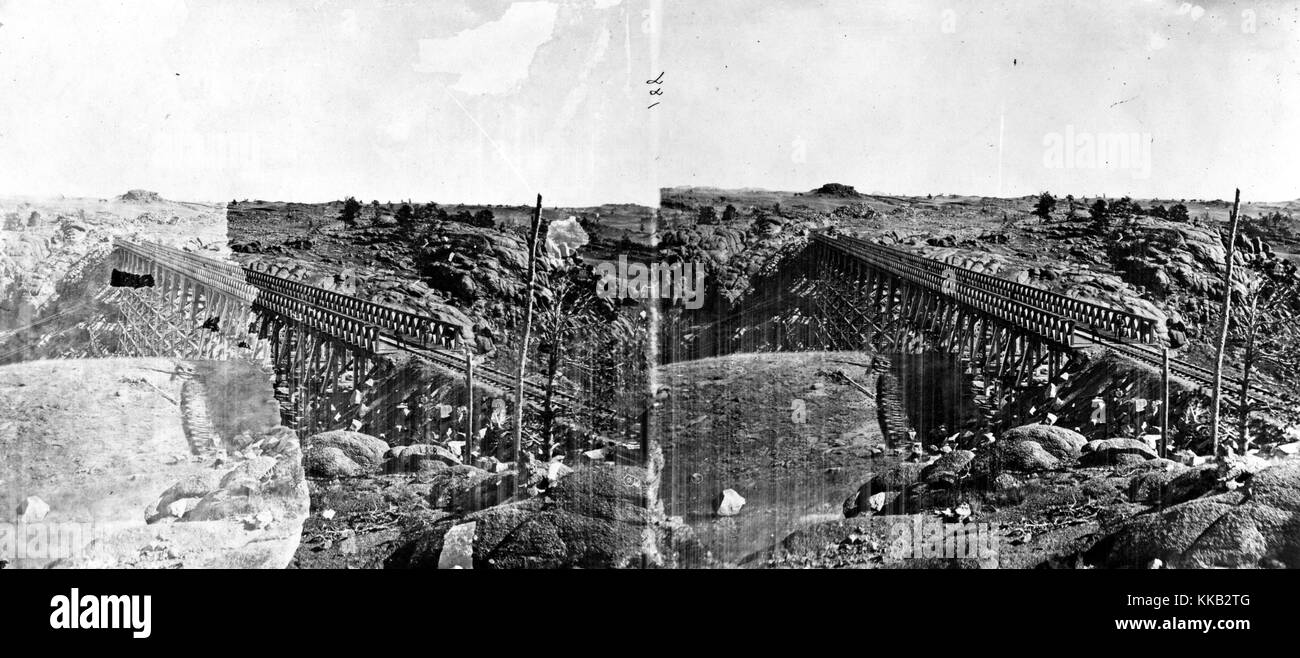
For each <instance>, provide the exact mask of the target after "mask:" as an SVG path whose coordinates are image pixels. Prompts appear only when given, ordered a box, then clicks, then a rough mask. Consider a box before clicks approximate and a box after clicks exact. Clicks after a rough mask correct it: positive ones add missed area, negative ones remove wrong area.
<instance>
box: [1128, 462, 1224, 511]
mask: <svg viewBox="0 0 1300 658" xmlns="http://www.w3.org/2000/svg"><path fill="white" fill-rule="evenodd" d="M1152 461H1155V460H1152ZM1171 464H1172V463H1171ZM1218 484H1219V469H1218V466H1217V465H1215V464H1203V465H1201V466H1198V467H1196V468H1191V469H1189V468H1187V467H1185V466H1182V465H1176V466H1174V465H1171V466H1169V467H1166V468H1164V469H1156V470H1147V471H1146V472H1144V473H1140V474H1138V475H1135V476H1134V477H1133V479H1131V480H1130V481H1129V500H1130V501H1132V502H1135V503H1145V504H1147V505H1166V506H1167V505H1177V504H1178V503H1183V502H1187V501H1189V500H1191V499H1193V498H1199V497H1200V496H1203V495H1205V494H1207V493H1209V492H1210V491H1213V490H1214V489H1215V488H1216V487H1217V486H1218Z"/></svg>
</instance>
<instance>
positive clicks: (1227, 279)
mask: <svg viewBox="0 0 1300 658" xmlns="http://www.w3.org/2000/svg"><path fill="white" fill-rule="evenodd" d="M1240 206H1241V190H1237V192H1236V195H1235V196H1234V197H1233V200H1232V215H1231V216H1230V218H1229V221H1230V225H1229V227H1228V249H1227V255H1226V256H1224V261H1226V264H1227V267H1226V270H1227V271H1226V273H1225V274H1224V276H1223V312H1222V316H1221V317H1220V319H1219V336H1218V340H1217V341H1216V344H1215V346H1214V386H1213V388H1212V389H1211V397H1212V402H1211V407H1210V445H1211V446H1212V449H1213V451H1214V455H1215V456H1218V454H1219V414H1220V413H1221V412H1222V400H1221V399H1220V398H1221V397H1222V396H1223V351H1224V349H1225V347H1226V346H1227V344H1228V320H1229V316H1230V315H1231V312H1232V261H1233V255H1234V254H1235V253H1236V251H1237V223H1238V219H1239V217H1240V215H1239V214H1238V209H1239V208H1240Z"/></svg>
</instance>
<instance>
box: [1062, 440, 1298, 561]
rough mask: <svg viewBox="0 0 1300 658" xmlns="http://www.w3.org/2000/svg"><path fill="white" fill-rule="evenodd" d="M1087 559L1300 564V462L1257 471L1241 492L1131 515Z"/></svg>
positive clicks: (1211, 496) (1201, 498)
mask: <svg viewBox="0 0 1300 658" xmlns="http://www.w3.org/2000/svg"><path fill="white" fill-rule="evenodd" d="M1195 472H1196V471H1188V472H1187V474H1184V475H1186V476H1188V477H1189V479H1190V475H1191V474H1192V473H1195ZM1085 558H1086V559H1087V560H1088V561H1089V562H1091V563H1093V564H1097V565H1100V566H1105V567H1112V568H1114V567H1135V568H1141V567H1144V566H1146V565H1148V564H1150V563H1151V561H1152V560H1155V559H1159V560H1161V561H1162V562H1164V563H1165V564H1166V565H1168V566H1169V567H1172V568H1192V569H1204V568H1215V567H1226V568H1250V567H1284V568H1292V569H1294V568H1300V461H1286V462H1283V463H1281V464H1278V465H1276V466H1273V467H1271V468H1268V469H1265V470H1263V471H1260V472H1259V473H1256V474H1255V475H1253V476H1251V477H1250V479H1249V480H1247V482H1246V485H1245V487H1244V491H1242V490H1238V491H1233V492H1229V493H1223V494H1216V495H1207V496H1202V497H1200V498H1195V499H1193V500H1190V501H1187V502H1185V503H1182V504H1179V505H1174V506H1173V507H1170V508H1167V509H1164V510H1162V511H1159V512H1152V513H1149V514H1142V515H1139V516H1137V517H1134V518H1133V519H1131V520H1129V521H1128V522H1126V523H1124V524H1123V525H1121V526H1120V527H1119V529H1118V530H1117V531H1116V532H1115V533H1113V534H1112V535H1110V536H1108V537H1106V538H1105V539H1103V540H1102V541H1100V542H1098V543H1097V545H1095V546H1094V547H1093V548H1092V549H1090V550H1089V551H1088V552H1087V553H1086V554H1085Z"/></svg>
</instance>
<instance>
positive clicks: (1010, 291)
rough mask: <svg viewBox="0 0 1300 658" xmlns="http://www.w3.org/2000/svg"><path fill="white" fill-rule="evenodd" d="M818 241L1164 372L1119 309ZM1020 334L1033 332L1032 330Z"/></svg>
mask: <svg viewBox="0 0 1300 658" xmlns="http://www.w3.org/2000/svg"><path fill="white" fill-rule="evenodd" d="M818 237H819V238H820V239H821V241H823V242H827V243H830V244H832V245H835V243H837V242H838V243H840V244H841V245H843V246H844V247H845V248H844V251H845V252H846V253H850V254H853V255H856V256H858V257H860V258H863V259H864V260H866V261H868V262H871V263H873V264H877V265H883V266H885V267H887V268H890V269H891V270H896V271H897V270H898V269H899V268H901V267H902V266H903V265H910V266H911V267H910V268H906V269H910V270H911V272H909V273H911V274H913V277H911V278H915V273H916V272H921V273H924V274H925V275H926V277H927V278H930V279H933V277H935V276H938V277H942V278H948V279H951V280H953V281H954V282H955V284H954V285H953V286H951V287H950V288H949V290H954V289H955V290H961V289H963V288H965V289H971V290H975V291H978V292H980V293H983V294H986V295H993V296H996V297H999V298H1001V299H1004V300H1007V301H1009V302H1012V303H1013V304H1014V305H1015V307H1016V308H1021V309H1027V310H1033V311H1037V312H1039V313H1045V314H1048V315H1049V316H1053V317H1056V318H1059V319H1061V320H1064V321H1066V322H1068V323H1069V324H1068V326H1069V328H1070V331H1071V332H1072V333H1073V335H1074V336H1075V337H1076V338H1077V339H1078V342H1081V343H1091V344H1096V345H1101V346H1104V347H1106V348H1108V349H1111V350H1112V351H1114V352H1116V353H1119V354H1122V355H1124V356H1127V357H1129V358H1132V359H1135V360H1137V361H1141V362H1144V363H1147V364H1149V365H1154V366H1156V367H1162V366H1163V363H1164V355H1163V353H1162V352H1161V351H1160V350H1157V349H1156V348H1155V347H1152V346H1149V344H1150V343H1153V342H1154V333H1155V332H1154V329H1155V327H1154V324H1155V321H1154V320H1152V319H1150V318H1145V317H1142V316H1138V315H1135V314H1132V313H1128V312H1126V311H1120V310H1118V309H1110V308H1107V307H1104V306H1100V305H1098V304H1093V303H1091V302H1082V301H1080V300H1075V299H1072V298H1068V297H1065V296H1063V295H1059V294H1056V293H1051V292H1048V291H1045V290H1042V289H1039V288H1034V287H1033V286H1028V285H1025V284H1020V283H1015V282H1013V281H1008V280H1006V279H1001V278H998V277H993V276H990V275H987V274H983V273H980V272H974V271H971V270H967V269H965V268H961V267H957V266H955V265H949V264H947V263H943V262H940V261H937V260H934V259H930V258H925V257H923V256H917V255H916V254H911V253H908V252H906V251H903V250H901V249H897V248H892V247H886V246H884V245H878V244H875V243H872V242H868V241H867V240H864V239H862V238H858V237H852V236H834V237H830V236H818ZM836 246H839V245H836ZM927 283H928V282H927ZM945 294H948V293H945ZM1039 324H1041V323H1039ZM1058 326H1059V325H1058ZM1024 328H1026V329H1029V330H1035V327H1024ZM1130 338H1135V339H1137V340H1139V341H1140V342H1128V341H1127V339H1130ZM1169 369H1170V371H1171V372H1172V373H1173V374H1176V375H1178V376H1180V377H1183V378H1185V379H1188V380H1191V381H1193V382H1195V383H1197V384H1198V385H1200V386H1202V387H1205V388H1210V387H1212V386H1213V385H1214V372H1213V371H1211V370H1210V369H1208V368H1203V367H1201V366H1198V365H1195V364H1191V363H1187V362H1186V361H1181V360H1178V359H1170V360H1169ZM1223 382H1224V384H1225V386H1230V387H1232V388H1234V389H1236V390H1240V388H1241V379H1240V378H1235V377H1229V376H1225V377H1223ZM1251 391H1252V393H1251V398H1252V399H1253V400H1254V401H1256V402H1258V403H1263V404H1264V405H1266V406H1277V405H1285V404H1289V403H1290V402H1291V401H1290V400H1289V399H1288V398H1286V397H1283V396H1281V395H1278V394H1276V393H1274V392H1272V391H1269V390H1266V389H1263V388H1260V387H1258V386H1252V387H1251Z"/></svg>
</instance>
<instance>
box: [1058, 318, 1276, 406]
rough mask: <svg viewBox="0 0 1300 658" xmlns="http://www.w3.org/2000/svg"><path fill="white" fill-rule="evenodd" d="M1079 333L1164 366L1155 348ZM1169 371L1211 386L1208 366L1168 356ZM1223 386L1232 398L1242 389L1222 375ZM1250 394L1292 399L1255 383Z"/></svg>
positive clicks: (1261, 399)
mask: <svg viewBox="0 0 1300 658" xmlns="http://www.w3.org/2000/svg"><path fill="white" fill-rule="evenodd" d="M1080 333H1081V334H1082V335H1083V336H1085V337H1087V338H1089V339H1091V340H1092V341H1093V342H1094V343H1096V344H1098V345H1101V346H1103V347H1106V348H1107V349H1110V350H1112V351H1114V352H1116V353H1118V354H1122V355H1124V356H1127V357H1129V358H1131V359H1135V360H1137V361H1141V362H1143V363H1146V364H1148V365H1152V366H1155V367H1157V368H1160V367H1163V366H1164V354H1162V353H1161V352H1157V351H1156V350H1154V349H1150V348H1144V347H1142V346H1139V345H1131V344H1127V343H1123V342H1119V341H1116V340H1113V339H1108V338H1105V337H1103V336H1099V335H1096V334H1089V333H1088V332H1086V331H1081V332H1080ZM1169 371H1170V373H1172V374H1174V375H1177V376H1179V377H1183V378H1184V379H1188V380H1191V381H1193V382H1195V383H1196V384H1198V385H1199V386H1201V387H1202V388H1207V389H1208V388H1212V387H1213V386H1214V371H1213V370H1210V369H1209V368H1203V367H1201V366H1198V365H1195V364H1192V363H1188V362H1186V361H1181V360H1178V359H1172V358H1171V359H1169ZM1223 389H1224V390H1225V391H1231V392H1233V393H1234V395H1232V396H1230V397H1231V399H1232V400H1236V399H1237V395H1235V393H1236V392H1237V391H1240V390H1241V379H1240V378H1237V377H1230V376H1227V375H1224V377H1223ZM1250 397H1251V399H1252V400H1254V401H1255V402H1257V403H1262V404H1263V405H1265V406H1278V405H1286V404H1289V403H1290V402H1291V401H1290V400H1289V399H1287V398H1285V397H1283V396H1281V395H1278V394H1276V393H1274V392H1272V391H1269V390H1267V389H1263V388H1259V387H1258V386H1252V387H1251V396H1250ZM1232 404H1235V402H1232Z"/></svg>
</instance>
